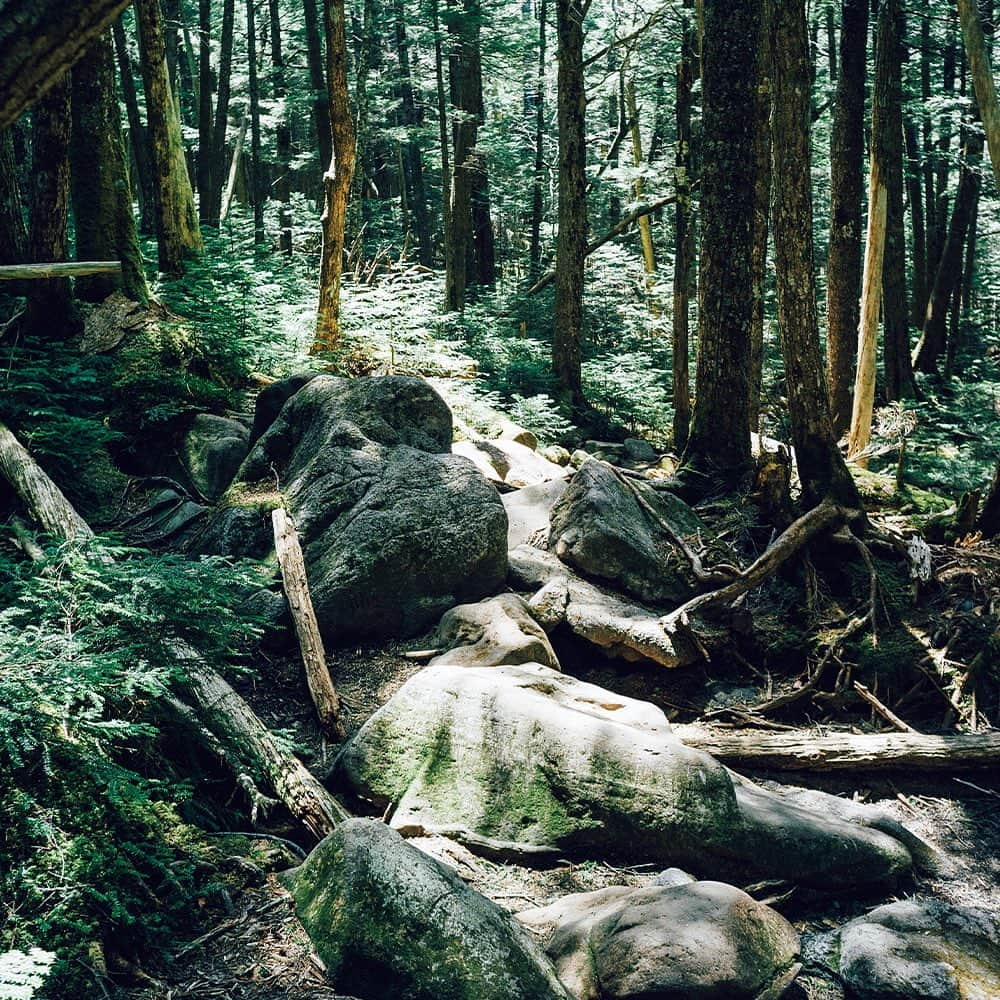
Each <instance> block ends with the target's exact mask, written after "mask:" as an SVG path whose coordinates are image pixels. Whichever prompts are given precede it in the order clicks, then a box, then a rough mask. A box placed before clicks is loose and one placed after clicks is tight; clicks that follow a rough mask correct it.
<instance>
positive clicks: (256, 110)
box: [246, 0, 264, 246]
mask: <svg viewBox="0 0 1000 1000" xmlns="http://www.w3.org/2000/svg"><path fill="white" fill-rule="evenodd" d="M246 13H247V67H248V78H249V79H248V84H247V96H248V99H249V101H250V202H251V204H252V205H253V241H254V243H255V244H256V245H258V246H259V245H260V244H261V243H263V242H264V164H263V162H262V160H261V151H260V80H259V78H258V75H257V17H256V11H255V9H254V0H247V6H246Z"/></svg>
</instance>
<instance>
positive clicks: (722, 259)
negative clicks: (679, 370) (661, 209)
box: [681, 0, 761, 489]
mask: <svg viewBox="0 0 1000 1000" xmlns="http://www.w3.org/2000/svg"><path fill="white" fill-rule="evenodd" d="M760 7H761V4H760V0H731V2H729V3H723V2H722V0H703V3H702V20H703V25H704V27H703V37H702V48H701V51H702V127H703V136H702V143H701V149H702V157H701V162H702V171H701V206H702V207H701V211H702V219H701V258H700V268H699V270H700V278H699V286H698V316H699V344H698V365H697V372H696V377H695V406H694V414H693V419H692V421H691V434H690V438H689V440H688V443H687V448H686V449H685V451H684V456H683V461H682V469H681V474H682V476H683V477H684V478H687V479H688V480H690V482H691V486H692V489H699V488H711V487H712V486H713V485H716V484H717V485H719V486H723V487H735V486H736V485H737V484H738V483H739V482H741V481H742V480H743V479H744V477H745V476H746V474H747V473H748V472H749V470H750V468H751V465H752V459H751V455H750V375H749V373H750V324H751V321H752V318H753V267H752V258H753V208H754V184H755V181H756V177H755V173H756V171H755V166H754V155H753V154H754V133H755V131H756V129H755V125H756V123H755V121H754V116H753V115H752V114H748V113H747V109H748V108H752V107H754V99H755V92H756V89H757V63H758V53H757V46H756V45H754V44H753V40H754V39H757V38H759V37H760V13H761V11H760Z"/></svg>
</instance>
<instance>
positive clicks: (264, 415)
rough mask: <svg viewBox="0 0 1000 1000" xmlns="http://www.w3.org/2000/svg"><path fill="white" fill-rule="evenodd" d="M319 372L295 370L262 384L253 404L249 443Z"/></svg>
mask: <svg viewBox="0 0 1000 1000" xmlns="http://www.w3.org/2000/svg"><path fill="white" fill-rule="evenodd" d="M317 375H319V372H311V371H305V372H296V373H295V374H294V375H289V376H287V377H286V378H279V379H278V380H277V381H276V382H272V383H271V384H270V385H266V386H264V388H263V389H261V390H260V392H259V393H257V402H256V405H255V406H254V413H253V426H252V427H251V429H250V443H251V444H255V443H256V441H257V439H258V438H259V437H260V436H261V435H262V434H263V433H264V431H266V430H267V429H268V427H270V426H271V424H273V423H274V421H275V420H276V419H277V416H278V414H279V413H280V412H281V408H282V407H283V406H284V405H285V403H287V402H288V400H290V399H291V398H292V396H294V395H295V393H297V392H298V391H299V389H301V388H302V387H303V386H304V385H308V384H309V383H310V382H311V381H312V380H313V379H314V378H316V376H317Z"/></svg>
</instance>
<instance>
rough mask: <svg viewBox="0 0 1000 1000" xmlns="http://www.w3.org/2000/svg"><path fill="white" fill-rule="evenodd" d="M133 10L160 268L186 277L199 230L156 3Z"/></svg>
mask: <svg viewBox="0 0 1000 1000" xmlns="http://www.w3.org/2000/svg"><path fill="white" fill-rule="evenodd" d="M135 10H136V20H137V24H138V28H139V44H140V50H141V53H142V78H143V83H144V85H145V90H146V116H147V118H148V123H149V139H150V160H151V161H152V164H153V172H154V183H153V195H154V198H155V201H156V237H157V243H158V249H159V265H160V271H162V272H163V273H164V274H168V275H173V276H178V275H181V274H183V273H184V256H185V254H186V253H188V252H189V251H196V252H197V251H200V250H201V248H202V242H201V230H200V229H199V228H198V215H197V212H196V211H195V207H194V194H193V193H192V191H191V180H190V178H189V177H188V172H187V163H186V162H185V159H184V148H183V146H182V144H181V122H180V118H179V117H178V115H177V105H176V104H175V103H174V99H173V97H172V95H171V91H170V80H169V78H168V76H167V56H166V50H165V48H164V43H163V20H162V17H161V13H160V0H136V3H135Z"/></svg>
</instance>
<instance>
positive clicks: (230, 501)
mask: <svg viewBox="0 0 1000 1000" xmlns="http://www.w3.org/2000/svg"><path fill="white" fill-rule="evenodd" d="M450 450H451V412H450V411H449V409H448V407H447V406H446V405H445V403H444V401H443V400H442V399H441V397H440V396H438V394H437V393H436V392H435V391H434V390H433V389H432V388H431V387H430V386H429V385H428V384H427V383H426V382H424V381H423V380H422V379H416V378H403V377H396V376H392V377H384V378H360V379H342V378H335V377H333V376H330V375H319V376H316V377H315V378H313V379H311V380H310V381H309V382H308V383H307V384H306V385H305V386H303V387H302V388H300V389H299V390H298V392H296V393H295V394H294V395H293V396H291V397H290V398H289V399H288V401H287V402H286V403H285V404H284V406H283V407H282V409H281V412H280V413H279V415H278V417H277V418H276V419H275V420H274V421H273V422H272V423H271V425H270V426H269V427H268V428H267V430H266V431H265V432H264V433H263V435H262V436H261V438H260V439H259V440H258V441H257V443H256V444H255V445H254V447H253V448H252V450H251V452H250V454H249V455H248V456H247V459H246V461H245V462H244V464H243V466H242V468H241V469H240V473H239V477H238V480H237V482H236V483H235V484H234V486H233V488H232V489H231V490H230V491H229V493H228V494H227V495H226V497H225V505H224V508H223V509H222V510H221V511H219V513H218V514H217V515H216V517H215V518H214V519H213V522H212V524H211V525H210V526H209V528H208V530H207V531H206V534H205V538H204V540H203V543H202V547H203V548H205V549H208V550H209V551H213V550H214V551H223V552H227V553H229V554H233V555H254V556H260V555H262V554H264V553H266V552H268V551H270V550H271V547H272V545H271V538H272V533H271V523H270V511H271V509H273V507H274V506H276V505H278V504H282V505H284V506H285V507H286V508H287V509H288V511H289V513H290V515H291V519H292V522H293V523H294V524H295V526H296V528H297V529H298V532H299V536H300V538H301V541H302V547H303V552H304V554H305V560H306V569H307V572H308V575H309V587H310V591H311V593H312V599H313V604H314V606H315V609H316V615H317V618H318V620H319V625H320V628H321V630H322V631H323V634H324V636H325V637H326V638H327V639H328V640H330V641H337V640H342V639H343V638H345V637H349V636H368V637H384V636H407V635H415V634H416V633H417V632H419V631H421V630H422V629H424V628H425V627H426V626H427V625H429V624H430V623H431V622H433V621H435V620H436V619H438V618H439V617H440V616H441V614H442V613H443V612H444V611H446V610H447V609H448V608H451V607H453V606H454V605H456V604H460V603H463V602H468V601H475V600H478V599H480V598H482V597H484V596H486V595H487V594H490V593H495V592H496V591H497V590H499V589H500V586H501V584H502V582H503V579H504V576H505V573H506V567H507V554H506V535H507V516H506V513H505V512H504V507H503V504H502V502H501V500H500V497H499V495H498V494H497V492H496V490H495V489H494V488H493V487H492V486H491V485H490V484H489V483H487V482H486V481H485V480H484V479H483V477H482V476H481V475H480V474H479V473H478V472H477V471H476V469H475V468H474V467H473V466H472V465H471V464H470V463H469V462H468V461H466V460H465V459H463V458H459V457H457V456H455V455H452V454H450Z"/></svg>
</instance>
